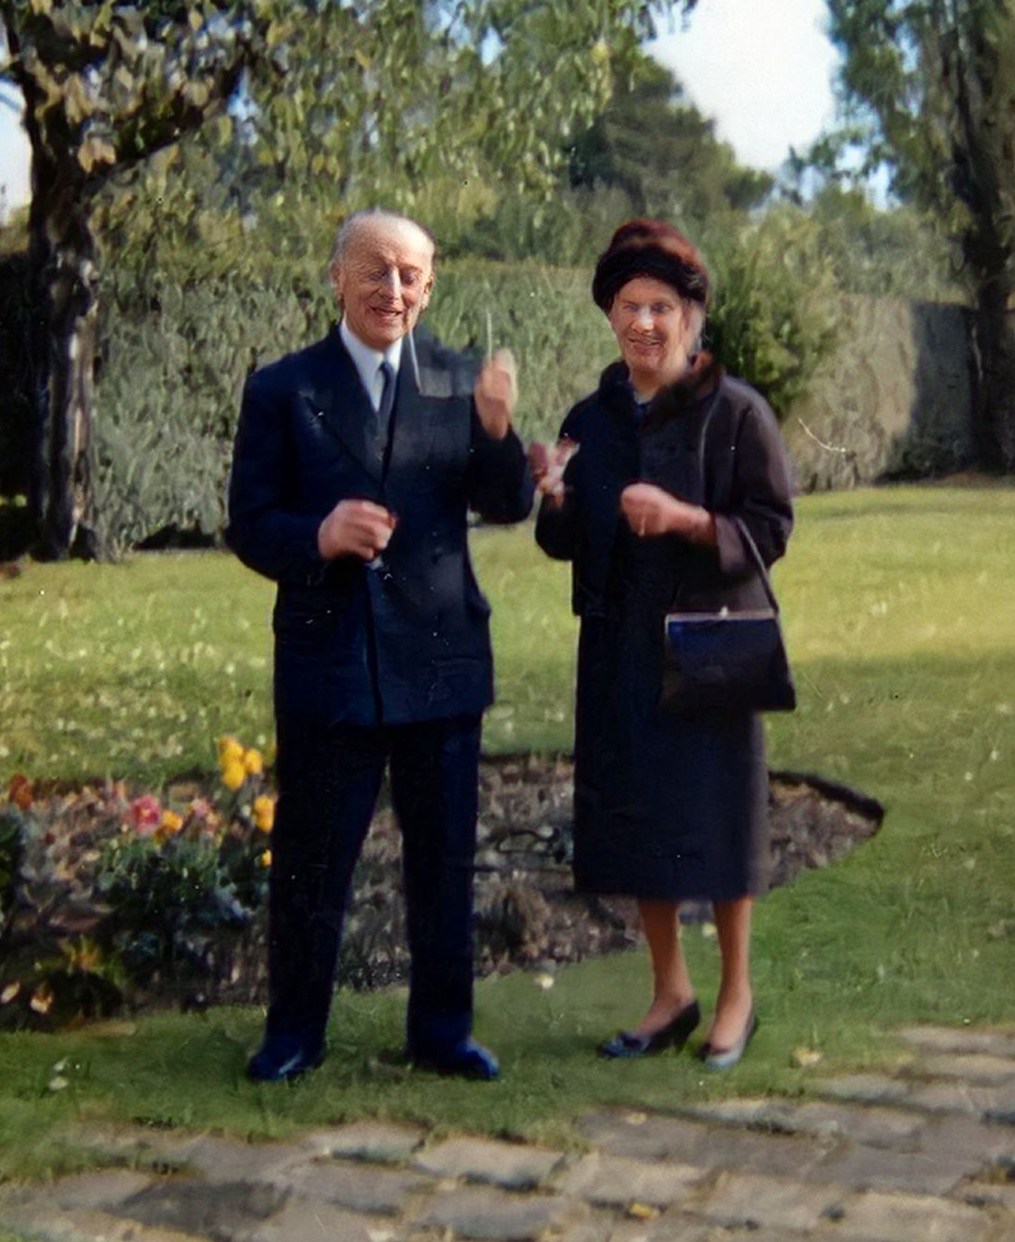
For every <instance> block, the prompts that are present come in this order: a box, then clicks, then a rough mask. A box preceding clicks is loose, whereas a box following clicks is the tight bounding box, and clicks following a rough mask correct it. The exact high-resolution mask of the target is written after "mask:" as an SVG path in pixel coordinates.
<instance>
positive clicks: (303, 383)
mask: <svg viewBox="0 0 1015 1242" xmlns="http://www.w3.org/2000/svg"><path fill="white" fill-rule="evenodd" d="M415 342H416V351H417V356H418V361H419V380H420V382H419V384H417V382H416V374H415V370H414V368H413V366H412V365H411V354H410V350H409V346H408V342H406V344H405V345H404V346H403V349H402V359H401V366H400V370H399V376H398V389H397V395H396V400H395V407H394V411H393V415H392V419H393V423H392V433H391V442H390V449H389V453H388V457H387V461H386V463H385V462H383V461H382V459H381V457H380V456H379V455H378V454H377V453H376V452H375V446H374V445H373V443H372V438H371V427H372V424H373V408H372V406H371V404H370V399H369V397H368V396H367V393H366V391H365V389H364V388H363V385H362V383H361V381H360V378H359V374H358V372H357V370H356V366H355V364H354V363H353V361H352V359H351V357H350V356H349V353H348V351H347V350H346V349H345V346H344V345H343V344H342V341H341V337H340V335H339V333H338V332H337V331H332V332H330V333H329V334H328V336H327V337H325V339H324V340H322V341H319V342H318V343H317V344H315V345H311V346H310V347H309V348H307V349H303V350H300V351H299V352H298V353H294V354H290V355H288V356H287V357H285V358H282V359H281V360H279V361H278V362H275V363H272V364H271V365H269V366H266V367H264V368H263V369H261V370H259V371H257V372H255V373H254V374H252V375H251V376H250V378H249V379H248V380H247V383H246V387H245V389H244V394H243V405H242V410H241V414H240V424H239V430H238V432H237V436H236V445H235V452H234V457H233V470H232V478H231V482H230V489H229V527H228V530H227V532H226V540H227V542H228V544H229V546H230V547H231V548H232V549H233V550H234V551H235V552H236V554H237V555H238V556H239V557H240V559H241V560H242V561H243V562H244V563H245V564H246V565H249V566H250V568H251V569H254V570H256V571H257V572H258V573H261V574H264V575H266V576H267V577H269V578H271V579H273V580H274V581H276V582H277V583H278V598H277V602H276V605H275V614H274V628H275V708H276V714H277V715H278V717H279V719H280V720H289V721H292V722H293V723H296V722H297V721H298V722H301V723H310V724H323V725H327V724H334V723H344V724H354V725H380V724H384V725H388V724H405V723H410V722H414V721H422V720H432V719H439V718H442V717H447V716H454V715H460V714H465V713H475V712H481V711H482V710H483V709H484V708H485V707H487V706H489V704H490V703H491V701H492V699H493V664H492V658H491V652H490V637H489V622H488V617H489V612H490V608H489V605H488V604H487V602H486V600H485V599H484V597H483V595H482V593H481V592H480V590H479V587H478V585H477V583H476V579H475V576H474V575H473V571H472V566H471V564H470V561H469V551H468V543H467V537H466V536H467V520H466V519H467V511H468V509H469V508H472V509H474V510H476V511H477V512H478V513H479V514H481V515H482V516H483V517H484V518H486V519H487V520H488V521H493V522H515V521H519V520H521V519H522V518H524V517H525V516H526V515H527V514H528V513H529V510H530V509H531V506H532V492H533V489H532V480H531V477H530V475H529V471H528V467H527V465H526V460H525V453H524V450H523V448H522V445H521V443H520V441H519V440H518V437H517V436H516V435H515V434H514V432H513V431H512V432H509V433H508V435H507V436H506V437H505V439H503V440H501V441H495V440H493V439H491V438H490V437H489V436H488V435H487V434H486V432H485V431H484V430H483V427H482V424H481V423H480V421H479V417H478V415H477V413H476V409H475V405H474V402H473V400H472V396H471V389H472V382H473V378H474V374H475V370H474V367H473V366H471V365H470V364H469V362H468V361H467V360H465V359H463V358H462V357H461V356H460V355H458V354H455V353H454V352H453V351H451V350H448V349H446V348H444V347H443V346H441V345H440V344H439V343H438V342H436V341H435V340H434V339H433V338H431V337H428V336H426V335H425V334H423V333H418V334H416V337H415ZM343 499H364V500H373V501H376V502H377V503H379V504H383V505H385V506H386V507H387V508H388V509H390V510H391V511H392V512H393V513H394V514H395V515H396V517H397V519H398V521H397V526H396V528H395V531H394V533H393V535H392V537H391V542H390V543H389V545H388V547H387V548H386V549H385V551H384V553H383V555H382V557H381V558H380V560H379V563H377V564H376V565H375V566H374V567H368V566H367V565H365V564H364V562H363V561H362V560H360V559H359V558H358V557H339V558H337V559H335V560H333V561H330V562H326V561H324V560H323V559H322V558H321V556H320V554H319V552H318V549H317V530H318V527H319V525H320V523H321V521H322V519H323V518H324V517H325V516H326V515H327V514H328V513H329V512H330V511H331V509H332V508H333V507H334V506H335V505H336V504H337V503H338V501H340V500H343Z"/></svg>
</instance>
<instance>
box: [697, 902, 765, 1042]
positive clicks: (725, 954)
mask: <svg viewBox="0 0 1015 1242" xmlns="http://www.w3.org/2000/svg"><path fill="white" fill-rule="evenodd" d="M713 909H714V911H715V928H716V934H717V937H718V940H719V953H720V955H721V958H722V976H721V979H720V982H719V995H718V997H717V998H716V1006H715V1014H714V1016H713V1018H712V1025H711V1027H710V1028H709V1032H708V1037H707V1038H708V1042H709V1043H710V1044H711V1045H712V1046H713V1047H714V1048H729V1047H731V1046H732V1045H733V1044H735V1043H736V1042H737V1040H738V1039H740V1037H741V1036H742V1035H743V1032H744V1028H745V1027H746V1025H747V1022H748V1020H749V1018H750V1014H751V1008H752V1005H753V1003H754V997H753V994H752V992H751V973H750V966H751V963H750V949H751V913H752V911H753V909H754V898H753V897H738V898H736V899H735V900H734V901H717V902H715V903H714V904H713Z"/></svg>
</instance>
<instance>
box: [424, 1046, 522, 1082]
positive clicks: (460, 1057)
mask: <svg viewBox="0 0 1015 1242" xmlns="http://www.w3.org/2000/svg"><path fill="white" fill-rule="evenodd" d="M408 1058H409V1060H410V1061H411V1062H412V1063H413V1065H415V1066H416V1067H417V1068H418V1069H425V1070H432V1071H433V1072H434V1073H435V1074H449V1075H453V1076H454V1077H456V1078H476V1079H479V1080H480V1081H484V1082H491V1081H492V1080H493V1079H494V1078H498V1077H499V1076H500V1066H499V1065H498V1063H497V1058H496V1057H495V1056H494V1055H493V1053H492V1052H491V1051H490V1049H489V1048H484V1047H483V1045H482V1044H480V1043H477V1042H476V1040H474V1039H463V1040H462V1041H461V1042H460V1043H457V1044H451V1045H449V1046H448V1047H445V1048H439V1049H429V1050H428V1051H427V1052H426V1053H425V1054H424V1053H422V1052H419V1051H417V1050H415V1049H413V1048H409V1049H408Z"/></svg>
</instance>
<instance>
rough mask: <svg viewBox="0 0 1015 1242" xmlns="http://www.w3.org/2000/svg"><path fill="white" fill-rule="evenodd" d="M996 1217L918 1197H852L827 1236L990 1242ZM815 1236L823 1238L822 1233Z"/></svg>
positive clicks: (961, 1205) (886, 1241) (909, 1241)
mask: <svg viewBox="0 0 1015 1242" xmlns="http://www.w3.org/2000/svg"><path fill="white" fill-rule="evenodd" d="M997 1227H998V1218H997V1217H996V1216H995V1215H993V1214H992V1213H989V1212H987V1211H984V1210H983V1209H980V1208H973V1207H969V1206H968V1205H967V1204H964V1203H952V1202H949V1201H948V1200H945V1199H937V1198H928V1197H925V1196H920V1195H883V1194H875V1193H871V1194H864V1195H856V1196H854V1197H853V1198H852V1199H849V1200H847V1201H846V1202H845V1203H844V1204H843V1214H842V1216H841V1217H840V1218H839V1219H838V1220H836V1221H835V1222H834V1223H833V1225H832V1227H831V1229H829V1231H828V1236H833V1231H834V1236H835V1237H837V1238H843V1239H849V1240H850V1242H854V1240H856V1239H864V1242H866V1240H867V1239H869V1238H877V1239H879V1240H880V1242H994V1239H995V1238H996V1233H997ZM818 1236H824V1235H823V1234H821V1235H818Z"/></svg>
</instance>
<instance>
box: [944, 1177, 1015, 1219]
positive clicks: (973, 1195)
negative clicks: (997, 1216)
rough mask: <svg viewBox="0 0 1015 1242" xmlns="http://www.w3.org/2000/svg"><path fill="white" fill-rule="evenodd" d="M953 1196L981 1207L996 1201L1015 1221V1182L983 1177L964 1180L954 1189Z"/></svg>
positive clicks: (973, 1205)
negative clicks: (988, 1179)
mask: <svg viewBox="0 0 1015 1242" xmlns="http://www.w3.org/2000/svg"><path fill="white" fill-rule="evenodd" d="M952 1197H953V1198H955V1199H959V1200H961V1201H962V1202H963V1203H968V1204H970V1205H971V1206H972V1207H979V1206H982V1205H983V1204H986V1203H994V1204H997V1205H998V1206H999V1207H1002V1208H1004V1209H1005V1210H1006V1211H1007V1212H1008V1213H1009V1214H1010V1215H1011V1217H1012V1220H1013V1221H1015V1182H1012V1181H1007V1180H1006V1181H1003V1182H994V1181H986V1180H982V1179H971V1180H970V1181H967V1182H962V1184H961V1185H959V1186H956V1187H955V1189H954V1190H953V1191H952Z"/></svg>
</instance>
